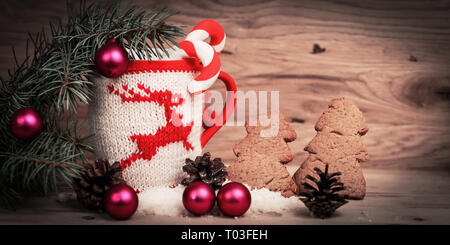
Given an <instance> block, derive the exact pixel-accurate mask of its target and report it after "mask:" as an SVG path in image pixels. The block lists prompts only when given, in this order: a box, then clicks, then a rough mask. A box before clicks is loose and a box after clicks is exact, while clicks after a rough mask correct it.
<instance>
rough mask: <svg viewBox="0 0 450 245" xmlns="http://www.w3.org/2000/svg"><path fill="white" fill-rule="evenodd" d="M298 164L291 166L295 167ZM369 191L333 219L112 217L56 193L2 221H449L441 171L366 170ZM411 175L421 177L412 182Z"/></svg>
mask: <svg viewBox="0 0 450 245" xmlns="http://www.w3.org/2000/svg"><path fill="white" fill-rule="evenodd" d="M293 167H294V166H291V168H288V169H289V170H291V171H295V168H293ZM365 175H366V180H367V196H366V197H365V198H364V200H362V201H350V202H349V203H348V204H346V205H344V206H343V207H341V208H339V209H338V210H337V211H336V213H335V214H334V215H333V216H332V217H330V218H329V219H324V220H322V219H317V218H314V217H311V216H310V215H309V213H308V210H307V209H306V207H304V205H303V204H302V203H301V201H298V202H299V206H298V209H293V210H288V211H284V212H273V213H270V214H264V215H263V214H261V215H258V216H255V215H244V216H243V217H240V218H239V219H233V218H227V217H223V216H212V215H207V216H202V217H194V216H187V217H168V216H161V215H143V214H141V213H137V214H135V215H134V216H133V218H132V219H129V220H125V221H118V220H113V219H112V218H110V217H109V216H108V215H107V214H105V213H97V212H90V211H87V210H86V209H83V208H82V207H80V205H79V204H78V203H77V201H76V200H75V199H70V200H68V201H66V202H57V198H56V197H55V196H51V197H48V198H42V197H41V198H29V199H27V200H26V203H24V205H23V206H22V207H21V208H20V209H19V210H17V211H15V212H11V211H7V210H2V209H0V225H17V224H29V225H110V224H120V225H167V224H172V225H173V224H181V225H200V224H201V225H221V224H223V225H241V224H246V225H250V224H251V225H267V224H272V225H349V224H351V225H355V224H361V225H368V224H371V225H373V224H377V225H381V224H390V225H399V224H403V225H404V224H411V225H419V224H422V225H430V224H433V225H439V224H440V225H448V224H449V220H450V212H449V208H450V196H449V195H445V194H443V193H442V190H448V189H449V188H450V181H449V180H450V178H449V177H450V176H449V174H448V173H444V172H442V171H440V172H437V171H417V170H386V169H367V170H366V172H365ZM411 176H420V178H415V179H414V182H411Z"/></svg>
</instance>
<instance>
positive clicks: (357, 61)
mask: <svg viewBox="0 0 450 245" xmlns="http://www.w3.org/2000/svg"><path fill="white" fill-rule="evenodd" d="M135 3H136V4H138V5H141V6H142V7H144V8H152V7H155V6H156V7H158V6H164V5H167V6H169V8H171V9H173V10H179V11H181V14H179V15H177V16H174V17H173V18H172V21H173V22H174V23H177V24H183V25H186V26H187V28H186V32H188V31H189V30H190V28H192V26H193V25H195V24H196V23H197V22H199V21H201V20H203V19H205V18H212V19H215V20H217V21H218V22H220V23H221V24H222V25H223V27H224V29H225V31H226V33H227V43H226V46H225V51H224V52H223V53H222V55H221V59H222V64H223V70H224V71H226V72H228V73H229V74H231V75H232V76H233V78H234V79H235V80H236V83H237V86H238V89H240V90H242V91H244V92H247V91H251V90H256V91H260V90H262V91H272V90H276V91H280V109H281V111H282V112H283V113H284V114H285V115H286V116H287V117H288V118H289V119H290V120H295V119H301V120H296V121H297V122H294V123H292V125H293V127H294V128H295V130H296V131H297V134H298V139H297V140H296V141H295V142H292V143H290V144H289V146H290V147H291V149H292V151H293V153H294V161H292V162H290V163H289V164H288V167H289V169H290V171H295V169H296V168H297V167H298V166H299V165H300V164H301V162H302V161H303V160H304V159H305V158H306V152H304V151H303V148H304V146H305V145H306V144H307V143H308V142H309V141H310V140H311V139H312V138H313V137H314V135H315V131H314V126H313V125H314V123H315V121H316V120H317V119H318V117H319V116H320V114H321V113H322V111H323V110H324V109H326V107H327V104H328V103H329V101H331V100H332V99H333V98H338V97H342V96H346V97H349V98H351V99H353V100H354V101H355V102H356V104H357V105H358V106H359V107H360V109H361V111H362V112H363V113H364V115H365V117H366V119H367V122H368V124H369V128H370V130H369V133H368V134H367V135H366V136H364V137H363V141H364V143H365V144H366V146H367V149H368V152H369V153H370V155H371V159H372V160H371V161H370V162H367V163H364V164H363V168H364V172H365V174H366V178H367V182H368V191H369V192H368V196H367V198H366V199H365V200H363V201H359V202H357V201H355V202H352V203H351V204H348V205H346V206H345V207H343V208H342V211H341V212H340V215H339V216H338V217H335V218H333V219H330V220H329V222H331V223H412V224H415V223H447V224H448V223H449V220H450V219H449V218H450V217H449V212H450V211H449V209H450V202H449V195H450V194H449V191H448V190H449V188H448V187H449V182H448V174H449V170H450V168H449V167H450V165H449V160H448V159H449V157H450V151H449V148H450V137H449V136H450V126H449V125H450V123H449V121H450V106H449V105H450V45H449V44H450V1H446V0H441V1H422V0H411V1H386V0H380V1H368V0H362V1H356V0H328V1H323V0H315V1H258V0H238V1H211V0H203V1H164V2H162V1H149V0H138V1H135ZM64 11H65V1H51V0H39V1H33V0H23V1H13V0H1V1H0V32H1V36H2V38H1V39H0V75H2V76H6V74H7V72H6V71H7V69H8V68H12V65H13V63H12V59H11V58H12V54H11V52H10V47H11V46H12V45H14V46H16V50H22V49H23V47H24V45H25V39H26V33H27V32H32V33H33V32H34V31H36V30H38V29H39V28H40V27H41V26H42V25H43V24H45V23H46V22H48V20H50V19H51V18H54V17H56V16H64V14H65V13H64ZM314 43H318V44H319V45H320V46H322V47H324V48H326V52H324V53H320V54H312V53H311V51H312V47H313V44H314ZM23 53H24V52H23ZM23 53H21V52H18V56H19V57H23ZM410 56H414V57H416V58H417V62H413V61H410ZM214 88H216V89H223V87H222V85H220V84H219V83H217V85H214ZM86 112H87V107H86V106H82V107H81V110H80V114H79V118H80V120H82V119H85V118H86ZM298 121H301V122H298ZM244 136H245V131H244V129H243V127H242V126H239V127H235V126H225V127H224V128H223V129H222V130H220V131H219V133H218V134H217V135H216V136H215V137H214V138H213V139H212V141H211V142H210V143H209V144H208V145H207V147H206V149H205V150H206V151H211V152H212V154H213V155H214V156H220V157H222V158H223V159H224V160H225V162H227V163H230V162H232V161H233V159H234V154H233V152H232V150H231V149H232V147H233V145H234V144H236V143H237V142H238V141H239V140H240V139H242V138H243V137H244ZM413 169H414V170H413ZM33 200H34V199H33ZM35 201H36V203H35V204H36V206H34V205H31V206H30V207H29V208H27V209H25V210H20V211H19V212H18V213H17V214H21V215H15V213H8V212H6V213H5V212H3V211H2V212H1V213H0V223H29V222H38V223H51V222H54V223H64V222H68V223H109V220H108V219H103V218H96V219H95V220H91V221H87V220H83V219H81V217H82V216H83V215H85V213H84V212H82V211H81V210H78V209H71V208H67V207H63V206H60V205H56V204H55V203H53V202H52V201H49V200H47V201H44V200H40V199H37V200H35ZM49 203H50V204H52V205H50V204H49ZM41 204H42V205H44V206H40V205H41ZM47 204H48V205H50V206H49V207H48V208H45V206H46V205H47ZM35 211H36V212H37V213H35ZM22 214H23V215H22ZM44 217H45V218H44ZM416 218H417V219H416ZM41 219H42V220H41ZM422 219H423V220H422ZM242 220H243V221H242V223H258V222H262V223H263V222H265V221H266V220H265V219H263V218H262V219H261V220H251V219H249V220H246V219H245V218H244V219H242ZM268 220H270V221H273V222H274V223H284V221H283V220H282V219H281V218H268V219H267V221H268ZM213 221H214V220H213ZM213 221H211V222H213ZM222 221H223V222H225V223H227V222H234V221H230V220H220V222H222ZM129 222H135V223H148V222H150V221H148V220H147V219H145V218H142V219H141V218H135V219H133V220H132V221H129ZM151 222H155V223H171V222H178V221H177V220H172V219H161V221H159V220H158V219H152V221H151ZM180 222H182V223H190V222H192V223H196V222H197V221H195V220H193V219H189V220H182V221H180ZM292 222H293V223H297V222H305V223H323V222H322V221H317V220H313V219H310V218H308V217H306V216H305V215H304V214H299V215H298V217H295V218H292Z"/></svg>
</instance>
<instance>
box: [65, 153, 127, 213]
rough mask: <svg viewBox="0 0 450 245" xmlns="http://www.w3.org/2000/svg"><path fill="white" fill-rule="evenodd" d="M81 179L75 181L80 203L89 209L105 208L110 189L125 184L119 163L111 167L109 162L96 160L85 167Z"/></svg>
mask: <svg viewBox="0 0 450 245" xmlns="http://www.w3.org/2000/svg"><path fill="white" fill-rule="evenodd" d="M84 168H85V169H84V174H83V175H82V178H81V179H77V180H75V183H74V187H75V191H76V193H77V199H78V201H79V202H80V203H81V204H82V205H83V206H84V207H86V208H87V209H91V210H95V209H102V208H103V197H104V195H105V193H106V191H107V190H109V188H111V187H112V186H113V185H116V184H122V183H125V181H124V179H123V177H122V170H123V169H122V167H120V163H119V162H115V163H114V164H113V165H110V164H109V162H108V160H101V159H99V160H96V161H95V162H94V163H89V164H87V165H85V166H84Z"/></svg>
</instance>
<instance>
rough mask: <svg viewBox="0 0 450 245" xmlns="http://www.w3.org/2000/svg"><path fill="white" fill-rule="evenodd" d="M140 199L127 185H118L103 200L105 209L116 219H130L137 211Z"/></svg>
mask: <svg viewBox="0 0 450 245" xmlns="http://www.w3.org/2000/svg"><path fill="white" fill-rule="evenodd" d="M138 204H139V198H138V196H137V194H136V191H134V189H133V188H131V187H130V186H129V185H127V184H117V185H114V186H112V187H111V189H109V190H108V191H107V192H106V194H105V198H104V200H103V209H105V211H106V212H107V213H108V214H109V215H110V216H111V217H113V218H115V219H128V218H130V217H131V216H132V215H133V214H134V213H135V212H136V210H137V207H138Z"/></svg>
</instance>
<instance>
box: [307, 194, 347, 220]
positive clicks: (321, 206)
mask: <svg viewBox="0 0 450 245" xmlns="http://www.w3.org/2000/svg"><path fill="white" fill-rule="evenodd" d="M301 200H302V201H303V203H304V204H305V206H306V207H307V208H308V209H309V211H310V212H311V213H312V214H313V215H314V216H316V217H319V218H321V219H325V218H328V217H330V216H331V215H332V214H333V213H334V212H335V211H336V209H338V208H339V207H341V206H342V205H344V204H346V203H347V202H348V201H347V200H344V199H342V200H331V201H311V200H310V199H301Z"/></svg>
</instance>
